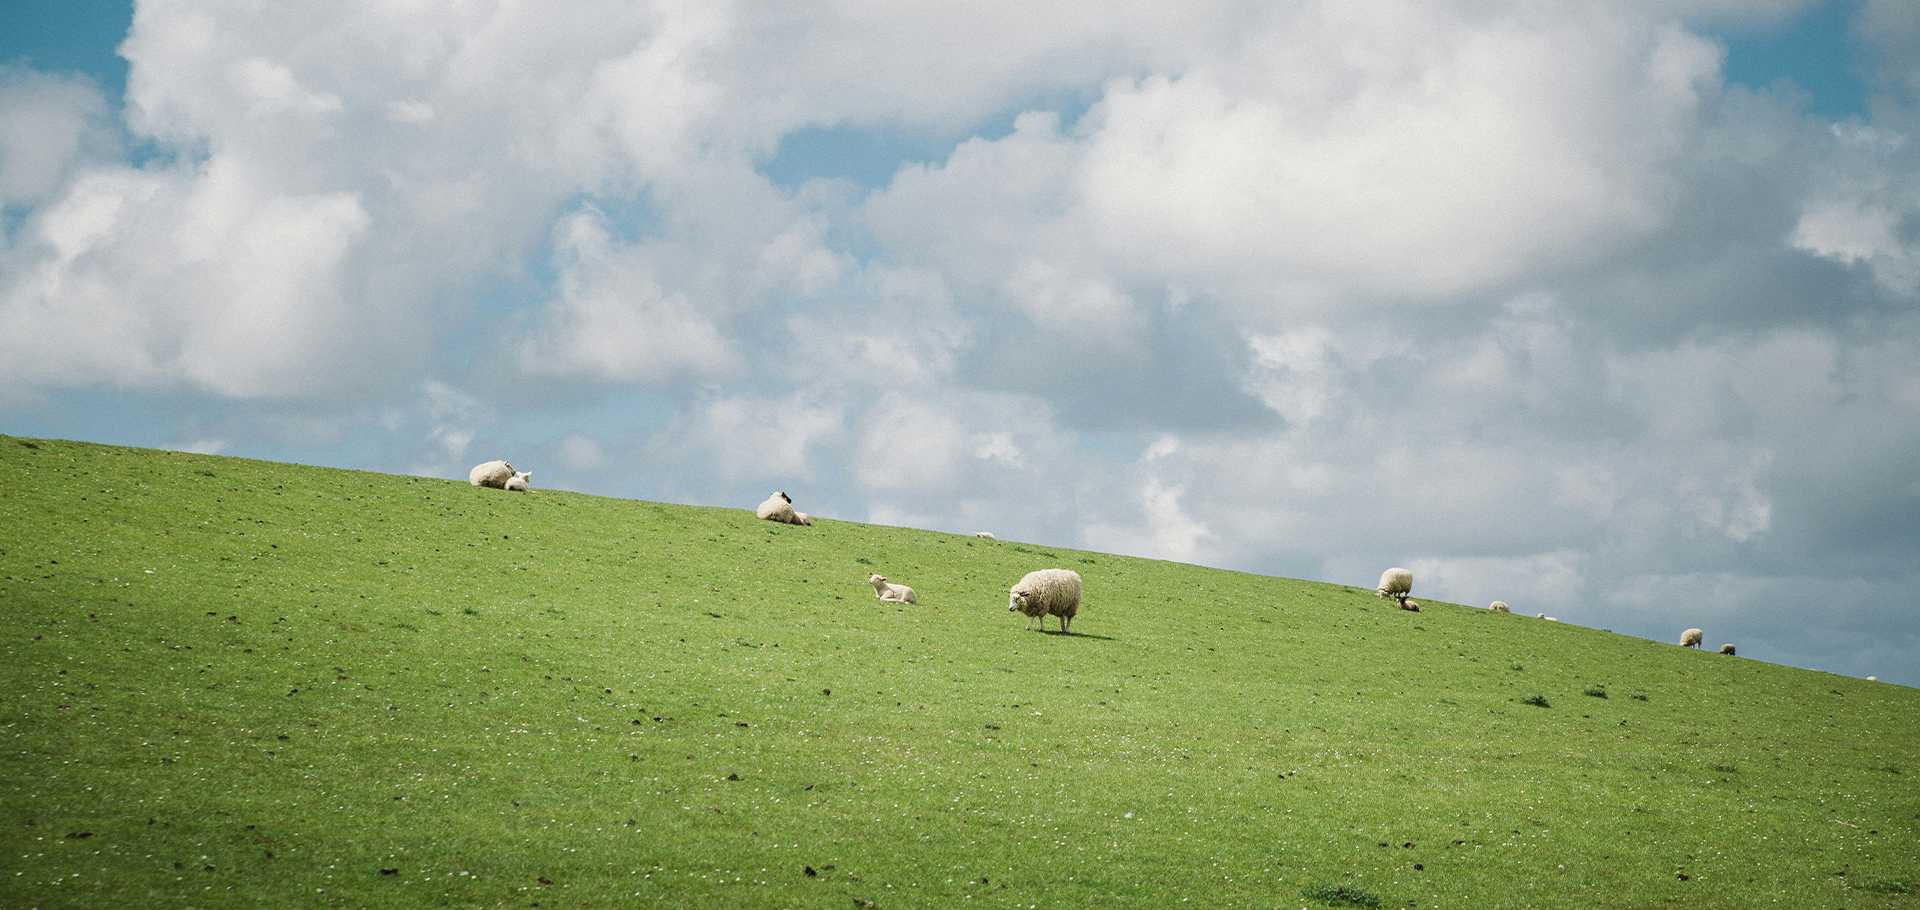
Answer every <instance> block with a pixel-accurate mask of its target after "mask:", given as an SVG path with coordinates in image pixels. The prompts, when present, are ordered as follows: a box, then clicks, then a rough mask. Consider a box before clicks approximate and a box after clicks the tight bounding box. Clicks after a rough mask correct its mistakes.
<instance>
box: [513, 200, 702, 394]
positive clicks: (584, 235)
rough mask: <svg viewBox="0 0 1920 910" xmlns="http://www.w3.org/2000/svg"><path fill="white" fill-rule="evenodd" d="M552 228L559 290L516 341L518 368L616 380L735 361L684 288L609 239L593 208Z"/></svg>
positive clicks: (653, 378)
mask: <svg viewBox="0 0 1920 910" xmlns="http://www.w3.org/2000/svg"><path fill="white" fill-rule="evenodd" d="M554 234H555V236H554V248H555V257H556V258H557V259H559V260H560V261H561V263H562V264H561V273H560V279H559V282H558V284H559V292H560V296H559V300H557V301H555V303H554V304H553V306H552V308H551V312H550V313H549V314H548V315H547V321H546V324H545V325H543V326H540V327H538V328H536V329H535V330H534V331H533V334H532V336H531V337H529V338H528V339H527V340H525V341H523V342H522V343H521V344H520V345H519V346H518V348H517V352H518V355H519V363H520V365H521V367H522V368H524V369H526V370H527V371H528V372H530V373H536V374H554V375H562V376H566V375H585V376H589V377H593V378H596V379H602V380H608V381H615V382H659V381H661V380H664V379H667V378H668V377H671V376H674V375H676V374H690V375H693V376H701V377H713V376H723V375H725V374H727V373H729V372H732V371H734V370H736V369H738V367H739V362H738V356H737V355H736V354H735V353H734V351H733V347H732V345H731V344H730V343H729V342H728V341H727V339H726V338H725V337H724V336H723V335H722V334H721V331H720V329H719V327H717V326H716V325H715V324H714V323H713V321H712V320H711V319H709V318H708V317H707V316H706V315H705V314H703V313H702V312H701V311H700V310H699V309H698V308H697V307H696V306H695V305H694V303H693V302H692V301H691V300H689V299H688V297H687V295H685V294H683V293H679V292H671V291H667V290H664V289H662V288H661V287H660V285H659V283H658V281H657V280H656V279H655V277H654V275H653V274H652V272H651V270H650V269H649V268H648V267H647V263H646V261H645V259H644V258H643V257H642V256H640V255H639V254H638V251H636V250H634V249H631V248H627V247H623V246H621V245H620V244H618V243H616V242H615V241H614V239H613V237H612V236H611V233H610V231H609V226H608V224H607V221H606V217H605V216H604V215H603V214H601V213H600V212H599V211H598V210H597V209H592V208H589V209H587V210H586V211H582V212H577V213H575V214H572V215H569V216H567V217H566V218H564V219H562V220H561V222H560V223H559V225H557V226H556V227H555V228H554Z"/></svg>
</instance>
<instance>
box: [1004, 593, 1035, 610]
mask: <svg viewBox="0 0 1920 910" xmlns="http://www.w3.org/2000/svg"><path fill="white" fill-rule="evenodd" d="M1030 593H1032V592H1030V591H1028V590H1027V589H1025V588H1018V587H1016V588H1014V589H1013V590H1012V591H1009V592H1007V612H1009V613H1021V612H1025V611H1026V609H1027V595H1028V594H1030Z"/></svg>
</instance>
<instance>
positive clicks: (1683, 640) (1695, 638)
mask: <svg viewBox="0 0 1920 910" xmlns="http://www.w3.org/2000/svg"><path fill="white" fill-rule="evenodd" d="M1705 634H1706V633H1705V632H1702V631H1700V630H1699V629H1688V630H1687V631H1685V632H1682V633H1680V647H1682V648H1698V647H1700V636H1702V635H1705Z"/></svg>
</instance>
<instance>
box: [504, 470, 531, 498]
mask: <svg viewBox="0 0 1920 910" xmlns="http://www.w3.org/2000/svg"><path fill="white" fill-rule="evenodd" d="M532 481H533V472H532V471H521V472H520V473H518V474H515V475H513V476H512V477H511V478H508V480H507V485H506V487H505V489H508V490H518V491H520V492H522V493H525V492H526V491H527V489H528V487H529V486H530V485H531V483H532Z"/></svg>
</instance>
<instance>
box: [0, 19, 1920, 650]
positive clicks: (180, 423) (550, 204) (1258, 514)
mask: <svg viewBox="0 0 1920 910" xmlns="http://www.w3.org/2000/svg"><path fill="white" fill-rule="evenodd" d="M963 6H964V9H963V8H962V7H963ZM1917 128H1920V7H1916V6H1915V5H1914V4H1912V3H1910V2H1907V0H1664V2H1663V0H1620V2H1608V0H1584V2H1579V3H1557V2H1539V0H1286V2H1273V0H1259V2H1236V0H1189V2H1185V3H1179V4H1172V3H1146V2H1127V0H1099V2H1094V0H1081V2H1059V3H1053V4H1044V5H1035V4H1001V3H985V4H967V5H955V4H940V3H917V2H902V0H889V2H884V3H882V2H872V0H838V2H809V0H780V2H755V0H735V2H718V0H693V2H686V0H659V2H639V0H620V2H612V0H572V2H565V3H542V2H534V0H521V2H515V0H415V2H409V3H392V2H388V0H329V2H325V3H317V2H297V0H283V2H277V3H273V4H260V3H256V2H242V0H156V2H146V0H141V2H138V3H134V4H128V3H125V2H119V3H113V2H99V0H86V2H61V3H54V2H30V0H0V432H5V433H8V434H12V435H20V436H34V437H52V438H64V439H80V440H87V441H93V442H103V443H112V444H121V445H137V446H150V447H157V448H166V449H177V450H184V451H195V452H205V453H218V454H223V455H235V456H243V457H251V458H264V459H271V460H276V461H287V462H296V463H301V464H312V465H324V466H332V467H340V468H352V469H364V470H372V471H383V472H390V473H403V474H415V475H422V476H431V477H443V478H455V479H464V478H465V477H466V475H467V471H468V469H469V468H470V467H471V466H473V465H474V464H477V463H479V462H482V461H488V460H492V459H495V458H504V459H507V460H509V461H511V462H512V463H513V465H514V467H515V468H516V469H519V470H528V471H532V472H533V485H534V487H536V488H537V489H539V488H544V489H563V490H574V491H579V492H585V493H592V494H598V495H605V496H618V497H630V498H638V499H649V500H660V501H669V502H681V503H692V504H698V505H709V506H729V507H738V508H742V509H751V508H752V507H753V506H754V505H755V504H757V503H758V502H759V501H760V500H762V499H764V498H765V497H766V496H767V494H768V493H769V492H771V491H774V490H783V491H786V492H787V493H788V494H789V495H790V496H791V497H792V499H793V501H794V504H795V506H796V507H798V508H799V509H801V510H803V511H806V512H809V513H811V514H814V515H816V516H823V517H827V518H838V519H845V520H851V521H863V522H875V523H880V524H887V525H898V526H906V527H915V528H927V529H933V530H941V531H951V532H956V533H971V532H974V531H982V530H984V531H991V532H993V533H995V534H996V535H998V536H999V537H1000V538H1001V539H1002V540H1017V541H1029V542H1036V543H1040V544H1043V545H1047V546H1054V547H1073V548H1086V549H1092V550H1100V551H1106V552H1116V553H1126V554H1132V555H1139V556H1147V557H1153V558H1160V559H1171V560H1179V561H1183V562H1193V563H1199V564H1203V565H1209V566H1217V567H1222V568H1228V569H1234V570H1240V571H1246V572H1254V573H1260V574H1266V575H1278V576H1286V577H1294V578H1306V579H1312V580H1317V581H1326V582H1334V583H1339V584H1348V585H1356V586H1361V587H1368V588H1371V587H1373V586H1374V585H1375V583H1376V581H1377V579H1378V578H1379V575H1380V573H1381V571H1382V570H1384V569H1385V568H1387V567H1389V566H1404V567H1406V568H1408V569H1410V570H1412V572H1413V575H1414V596H1415V597H1416V598H1430V599H1434V600H1441V601H1451V602H1458V603H1466V604H1472V605H1476V606H1486V605H1487V604H1488V603H1490V602H1491V601H1493V600H1502V601H1505V602H1506V603H1508V604H1510V605H1512V608H1513V610H1514V611H1515V612H1517V613H1522V614H1526V615H1528V616H1532V615H1534V614H1545V615H1548V616H1553V617H1556V618H1558V619H1559V620H1560V621H1562V622H1568V623H1577V624H1579V625H1583V626H1589V627H1593V628H1600V629H1609V630H1612V631H1615V632H1618V633H1622V634H1626V635H1634V636H1640V637H1644V638H1648V639H1652V640H1655V641H1663V642H1669V643H1677V642H1678V640H1679V637H1680V633H1681V632H1682V630H1684V629H1687V628H1690V627H1697V628H1701V629H1703V630H1705V634H1706V639H1707V640H1706V644H1707V645H1708V647H1710V648H1717V647H1718V646H1719V645H1720V643H1722V642H1731V643H1735V644H1736V645H1737V646H1738V648H1739V653H1740V656H1741V657H1743V658H1748V657H1750V658H1754V659H1759V660H1764V661H1770V662H1775V663H1780V664H1786V665H1791V666H1797V667H1806V668H1811V669H1818V670H1823V671H1827V672H1832V673H1840V674H1847V675H1852V676H1862V677H1864V676H1869V675H1872V676H1877V677H1878V678H1879V679H1881V680H1883V681H1888V682H1893V683H1899V684H1903V685H1909V686H1912V685H1920V610H1916V609H1915V600H1914V598H1915V594H1914V593H1913V592H1915V591H1917V590H1920V148H1917V147H1916V145H1915V144H1913V143H1910V142H1909V141H1908V140H1909V136H1910V135H1912V134H1913V133H1914V132H1915V130H1916V129H1917ZM1037 567H1038V566H1036V568H1037ZM862 580H863V579H850V581H849V584H858V583H859V582H860V581H862ZM899 580H900V581H903V582H905V583H908V584H912V583H913V581H912V579H910V578H902V579H899ZM1010 581H1011V580H1010ZM1098 592H1099V584H1098V580H1097V579H1092V578H1090V579H1089V580H1088V606H1089V613H1088V615H1089V616H1090V617H1092V616H1097V609H1098ZM995 606H996V605H994V604H983V605H982V609H992V608H995ZM1090 621H1091V620H1090ZM1168 621H1169V622H1177V621H1180V619H1179V618H1178V617H1168Z"/></svg>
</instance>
